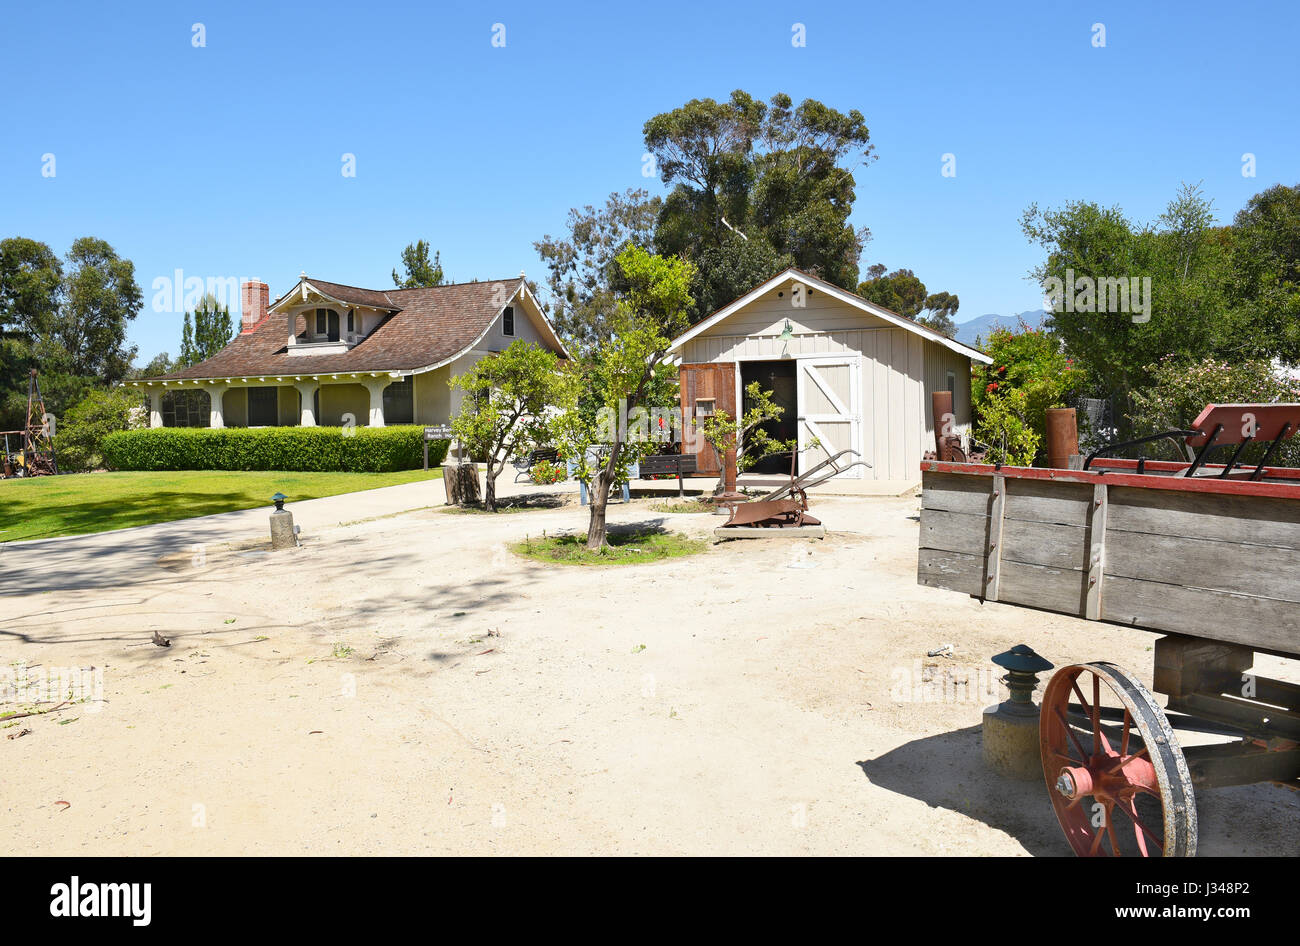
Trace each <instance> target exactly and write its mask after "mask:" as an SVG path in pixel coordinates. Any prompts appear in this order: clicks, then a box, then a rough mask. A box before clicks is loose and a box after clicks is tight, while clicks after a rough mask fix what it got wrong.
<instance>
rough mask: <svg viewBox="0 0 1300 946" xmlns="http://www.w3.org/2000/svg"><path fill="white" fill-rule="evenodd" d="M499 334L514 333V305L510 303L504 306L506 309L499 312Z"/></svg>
mask: <svg viewBox="0 0 1300 946" xmlns="http://www.w3.org/2000/svg"><path fill="white" fill-rule="evenodd" d="M501 334H502V335H513V334H515V307H514V306H512V305H508V306H506V310H505V311H504V312H502V313H501Z"/></svg>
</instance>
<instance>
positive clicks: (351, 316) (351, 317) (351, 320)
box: [348, 309, 357, 335]
mask: <svg viewBox="0 0 1300 946" xmlns="http://www.w3.org/2000/svg"><path fill="white" fill-rule="evenodd" d="M356 330H357V329H356V310H355V309H348V334H349V335H351V334H353V333H354V332H355V331H356Z"/></svg>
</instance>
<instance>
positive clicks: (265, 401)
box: [248, 388, 280, 427]
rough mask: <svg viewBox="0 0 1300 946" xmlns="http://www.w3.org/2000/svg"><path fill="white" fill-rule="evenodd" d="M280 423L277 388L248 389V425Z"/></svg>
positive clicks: (260, 425) (271, 425) (268, 425)
mask: <svg viewBox="0 0 1300 946" xmlns="http://www.w3.org/2000/svg"><path fill="white" fill-rule="evenodd" d="M279 423H280V394H279V389H278V388H249V389H248V426H249V427H275V426H276V425H277V424H279Z"/></svg>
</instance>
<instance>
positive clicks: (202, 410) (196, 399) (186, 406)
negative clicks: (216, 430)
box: [162, 389, 212, 427]
mask: <svg viewBox="0 0 1300 946" xmlns="http://www.w3.org/2000/svg"><path fill="white" fill-rule="evenodd" d="M162 422H163V426H164V427H207V426H208V425H209V424H210V423H211V422H212V398H211V397H210V396H209V395H208V392H207V391H202V390H198V389H191V390H188V391H187V390H184V389H179V390H175V391H167V392H165V393H164V394H163V396H162Z"/></svg>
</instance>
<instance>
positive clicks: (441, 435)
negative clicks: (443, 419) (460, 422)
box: [424, 424, 451, 471]
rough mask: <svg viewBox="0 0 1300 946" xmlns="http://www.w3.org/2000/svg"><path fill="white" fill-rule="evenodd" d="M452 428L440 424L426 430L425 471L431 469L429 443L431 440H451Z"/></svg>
mask: <svg viewBox="0 0 1300 946" xmlns="http://www.w3.org/2000/svg"><path fill="white" fill-rule="evenodd" d="M450 439H451V428H450V427H449V426H447V425H446V424H438V425H437V426H435V427H426V428H424V469H425V470H426V471H427V470H428V469H429V441H430V440H450Z"/></svg>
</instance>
